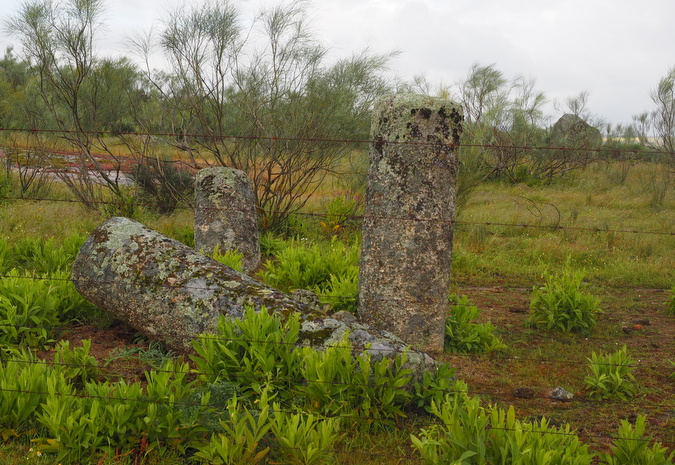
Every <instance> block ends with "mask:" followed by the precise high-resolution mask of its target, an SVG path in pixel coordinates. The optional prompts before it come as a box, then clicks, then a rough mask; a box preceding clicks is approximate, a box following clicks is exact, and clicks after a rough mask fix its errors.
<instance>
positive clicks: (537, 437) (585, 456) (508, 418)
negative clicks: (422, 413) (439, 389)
mask: <svg viewBox="0 0 675 465" xmlns="http://www.w3.org/2000/svg"><path fill="white" fill-rule="evenodd" d="M432 412H433V414H434V415H436V416H437V417H438V418H439V419H440V420H441V424H440V425H432V426H430V427H429V428H423V429H422V434H421V438H418V437H415V436H411V440H412V443H413V446H414V447H415V448H416V449H417V450H418V452H419V453H420V455H421V456H422V460H423V463H424V464H427V465H435V464H439V463H447V464H484V463H514V464H515V463H518V464H521V465H540V464H544V463H545V464H556V465H587V464H590V463H591V461H592V459H593V457H594V455H593V454H591V453H589V451H588V446H585V445H583V444H582V443H581V441H580V440H579V438H578V437H577V436H576V435H575V434H573V433H572V432H571V429H570V427H569V425H566V426H565V427H562V428H555V427H551V426H549V424H548V421H547V420H546V419H542V420H541V421H538V422H521V421H520V420H517V419H516V417H515V410H514V408H513V407H510V408H509V409H508V410H507V411H505V410H504V409H502V408H499V407H496V406H490V407H489V408H488V409H484V408H483V407H481V406H480V401H479V399H478V398H477V397H474V398H471V399H468V398H461V397H452V396H449V395H448V396H446V397H445V398H444V400H443V402H441V403H437V402H436V401H434V402H432Z"/></svg>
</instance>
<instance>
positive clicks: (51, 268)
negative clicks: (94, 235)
mask: <svg viewBox="0 0 675 465" xmlns="http://www.w3.org/2000/svg"><path fill="white" fill-rule="evenodd" d="M84 241H85V237H83V236H82V235H80V234H77V233H74V234H70V235H68V236H66V237H65V238H64V239H62V240H61V241H59V244H57V243H56V241H55V240H54V239H51V238H50V239H46V240H45V239H42V238H40V237H23V238H21V239H20V240H19V241H17V242H16V244H14V246H13V247H12V250H11V254H12V256H13V260H14V261H15V264H14V266H16V267H18V268H21V269H24V270H26V271H32V272H35V273H40V274H43V273H53V272H59V271H70V268H71V266H72V264H73V261H74V260H75V257H76V256H77V253H78V252H79V251H80V247H82V244H83V243H84Z"/></svg>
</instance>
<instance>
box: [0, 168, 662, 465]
mask: <svg viewBox="0 0 675 465" xmlns="http://www.w3.org/2000/svg"><path fill="white" fill-rule="evenodd" d="M629 168H630V169H629V171H628V174H627V176H625V179H624V176H623V174H625V170H626V166H625V165H624V164H623V163H621V162H615V163H599V164H597V165H592V166H591V167H589V168H587V169H586V170H583V171H575V172H573V173H570V174H569V175H568V176H567V177H566V178H565V179H563V180H560V181H556V182H554V183H552V184H549V185H528V184H516V185H513V184H506V183H500V182H488V183H484V184H482V185H480V186H479V187H478V188H477V189H476V190H475V191H474V192H473V194H472V195H471V197H470V199H469V201H468V202H467V204H466V205H465V206H464V207H463V208H462V210H461V211H460V212H459V214H458V217H457V224H456V226H455V246H454V252H453V253H454V256H453V270H452V286H451V291H452V292H453V293H454V294H457V295H466V296H468V297H469V299H470V300H471V301H472V302H473V303H474V304H476V305H477V306H478V307H479V308H480V310H481V313H480V316H479V317H478V319H477V321H478V322H480V323H488V322H490V323H491V324H492V325H494V326H495V334H496V335H497V336H498V337H499V338H500V339H501V340H502V341H503V342H504V343H505V344H506V349H505V350H503V351H499V352H494V353H473V354H445V355H443V356H442V357H441V360H443V361H447V362H449V363H450V364H451V365H452V366H453V367H456V368H457V376H458V378H460V379H463V380H465V381H466V382H467V384H468V388H469V392H470V393H472V394H476V395H479V396H480V397H481V399H482V401H483V402H484V403H485V404H486V405H487V404H495V405H499V406H503V407H504V408H507V407H508V406H510V405H513V406H514V407H515V409H516V413H517V415H518V417H519V418H522V419H524V420H528V419H529V420H536V419H540V418H541V417H542V416H543V417H547V418H550V419H551V421H552V422H553V423H554V424H555V425H563V424H570V426H571V427H572V429H573V430H574V431H575V432H576V434H578V435H579V437H580V438H581V439H582V440H583V441H584V442H585V443H586V444H588V445H589V446H590V447H591V449H593V450H595V451H597V452H605V451H607V450H609V447H610V445H611V444H612V443H613V441H615V440H616V438H617V428H618V427H619V425H620V422H621V420H631V421H635V419H636V418H637V416H638V415H643V414H644V415H646V416H647V434H649V435H650V436H652V437H653V438H654V439H655V440H658V441H661V442H663V443H664V445H665V446H667V447H669V448H671V449H672V448H674V447H675V416H674V414H673V412H674V410H675V404H674V403H673V401H672V399H673V398H675V396H674V395H675V381H673V380H672V379H671V375H672V374H673V373H675V366H673V365H672V364H671V362H670V361H671V360H673V361H675V356H673V353H674V352H675V316H673V315H672V314H670V313H669V310H668V308H669V303H670V299H671V292H670V289H671V288H673V286H674V285H675V253H673V251H675V234H674V232H675V190H674V189H673V187H672V181H671V180H670V178H668V177H664V173H665V172H666V171H665V170H666V167H664V166H663V165H656V164H651V163H641V164H640V163H636V164H633V165H631V166H630V167H629ZM343 186H344V184H338V183H335V184H330V185H326V187H325V188H324V189H323V190H322V191H321V192H319V193H318V194H317V195H316V197H315V199H313V200H312V202H310V204H309V206H308V209H307V211H306V213H325V212H326V211H327V210H326V205H327V204H329V203H330V202H331V201H332V200H333V199H334V198H335V196H336V195H335V194H334V191H335V190H336V189H343V188H344V187H343ZM350 195H351V194H350ZM45 197H50V198H61V199H63V198H65V193H64V192H62V191H60V187H59V186H58V185H54V186H53V187H52V191H51V192H50V193H49V195H45ZM105 219H107V217H106V215H104V214H101V213H94V212H89V211H86V210H84V209H82V208H81V207H80V206H78V205H77V204H76V203H72V202H65V201H47V200H43V201H30V200H14V201H9V200H6V201H2V203H0V239H2V240H3V241H4V244H5V245H6V246H7V247H11V246H13V245H16V244H19V243H21V241H22V240H24V239H25V238H36V239H42V240H45V241H46V240H49V239H51V240H53V241H54V243H55V244H60V243H64V242H67V240H68V237H70V236H72V235H73V234H79V235H81V236H86V235H87V234H88V233H89V232H90V231H91V230H92V229H93V228H94V227H96V226H97V225H98V224H100V223H101V222H103V221H105ZM136 219H137V220H139V221H141V222H143V223H145V224H147V225H148V226H150V227H151V228H154V229H157V230H159V231H160V232H162V233H164V234H166V235H169V236H171V237H174V238H176V239H178V240H181V241H183V242H186V243H188V244H189V243H190V242H191V240H192V239H191V235H192V232H191V231H192V225H193V217H192V213H191V211H190V210H189V209H179V210H177V211H176V212H175V213H174V214H172V215H170V216H159V215H157V214H154V213H152V212H149V211H144V210H142V209H140V210H139V211H138V212H137V215H136ZM328 222H329V221H328V220H327V219H326V218H321V217H316V216H310V215H298V216H297V217H296V218H295V219H294V220H293V222H292V225H291V229H290V231H289V233H290V235H291V236H293V237H295V238H297V239H306V243H307V244H316V243H324V242H326V241H328V240H330V239H331V238H332V236H333V235H336V237H337V239H338V240H342V241H344V242H345V244H348V245H351V244H353V243H354V242H355V241H358V221H348V220H347V221H344V222H343V224H340V227H339V228H337V229H336V228H334V227H332V226H331V225H328V226H331V227H327V225H326V223H328ZM297 242H299V241H296V243H297ZM279 243H280V244H282V246H284V245H283V244H288V243H285V242H283V241H281V239H280V240H279ZM565 263H569V264H570V266H571V267H573V268H574V269H575V270H579V271H582V272H583V273H584V275H585V280H584V282H585V284H586V287H585V288H584V290H585V291H586V292H588V293H590V294H592V295H595V296H597V297H599V298H600V307H601V309H602V311H603V313H601V314H599V315H598V319H597V326H596V327H595V328H594V329H593V330H592V331H590V332H581V333H562V332H549V331H545V330H542V329H537V328H533V327H530V326H528V325H527V324H526V322H527V319H528V314H529V307H530V298H531V294H532V289H533V288H534V287H538V286H541V285H542V284H543V278H542V276H543V273H544V272H546V271H550V272H553V273H556V272H558V271H560V270H561V269H562V267H563V265H564V264H565ZM6 268H9V265H7V266H6ZM261 271H263V272H264V268H263V269H261ZM636 322H639V323H636ZM62 329H63V328H62ZM54 335H55V337H56V338H61V339H62V340H69V341H71V344H73V345H75V344H77V343H78V341H79V340H81V339H83V338H87V339H91V340H92V341H93V342H94V343H93V344H92V347H94V346H95V347H98V350H97V351H96V352H95V355H96V357H97V358H99V362H100V363H101V364H102V365H103V364H106V366H107V367H108V368H107V369H108V371H107V372H105V373H104V375H102V376H103V377H104V378H105V377H108V379H115V377H117V378H119V377H120V376H122V377H124V378H126V379H128V380H129V381H130V382H132V381H135V380H138V379H139V376H140V375H139V373H142V371H143V369H147V368H148V367H152V366H153V363H155V362H153V361H152V359H151V357H150V356H149V355H148V353H151V354H152V351H153V350H154V349H156V348H154V347H153V346H151V345H150V343H149V342H148V341H144V340H142V339H141V340H139V339H138V338H137V335H134V333H133V332H130V331H129V328H126V327H124V326H120V325H117V324H114V323H112V322H110V321H104V322H102V320H101V318H100V316H97V317H96V318H92V319H91V321H82V318H80V319H79V320H78V321H73V322H69V323H68V324H67V325H66V327H65V330H61V331H58V332H55V333H54ZM622 346H626V348H627V351H628V353H629V354H630V355H631V357H632V358H633V360H634V361H635V371H634V374H635V385H636V391H635V394H634V395H633V396H632V397H630V398H629V399H624V400H616V399H606V400H597V399H592V398H590V396H588V391H587V388H586V386H585V383H584V379H585V377H586V376H587V375H588V373H589V371H588V370H589V366H588V358H589V357H591V353H592V352H597V353H611V352H614V351H616V350H617V349H619V348H621V347H622ZM130 349H133V350H130ZM125 351H126V352H125ZM47 352H49V350H47ZM92 353H94V352H92ZM122 353H124V354H125V355H124V356H122V355H120V354H122ZM158 356H159V357H161V354H159V355H158ZM144 357H145V358H144ZM556 386H562V387H564V388H565V389H567V390H569V391H571V392H573V393H574V394H575V397H574V399H573V400H572V401H570V402H560V401H555V400H552V399H550V398H549V397H548V394H549V391H550V390H551V389H553V388H555V387H556ZM523 392H526V393H527V395H522V393H523ZM432 422H433V420H432V418H431V417H430V416H427V415H422V414H409V415H408V416H407V418H399V419H398V420H397V421H396V423H395V425H394V426H393V427H389V428H386V429H383V430H376V431H372V432H370V433H368V434H361V433H359V432H358V431H355V430H353V429H349V428H348V429H347V430H346V431H345V432H344V433H343V434H342V436H341V437H340V439H339V441H338V442H337V443H336V444H335V446H334V448H333V451H334V458H333V459H331V460H332V462H329V463H344V464H363V463H369V464H398V463H423V462H422V460H421V458H419V456H418V455H417V454H416V451H415V450H414V448H413V446H412V444H411V442H410V438H409V437H410V434H415V435H419V431H420V428H422V427H426V426H428V425H429V424H430V423H432ZM10 436H11V435H10ZM37 436H40V432H39V431H36V430H28V431H25V432H23V434H21V435H20V437H19V438H8V442H6V445H5V447H4V448H2V449H0V460H1V461H2V462H3V463H8V464H14V463H16V464H19V463H29V464H33V463H51V462H50V460H51V457H52V456H51V455H49V454H45V455H44V456H40V457H37V456H36V454H35V450H32V451H31V450H29V449H30V448H31V446H32V444H31V443H30V442H29V440H30V439H31V438H35V437H37ZM92 460H93V461H91V462H83V463H100V464H102V465H105V464H113V463H115V464H117V463H120V464H121V463H147V464H154V463H168V464H179V463H184V462H185V460H184V459H181V458H177V457H174V458H171V457H168V456H167V457H163V458H160V457H158V456H157V455H153V454H152V453H149V454H147V456H145V457H140V456H138V455H135V456H134V457H131V456H125V455H124V454H123V453H122V454H120V457H118V458H114V457H110V456H108V457H96V458H95V459H92ZM134 460H135V461H136V462H134ZM268 463H277V462H274V461H270V462H268ZM319 463H322V462H319Z"/></svg>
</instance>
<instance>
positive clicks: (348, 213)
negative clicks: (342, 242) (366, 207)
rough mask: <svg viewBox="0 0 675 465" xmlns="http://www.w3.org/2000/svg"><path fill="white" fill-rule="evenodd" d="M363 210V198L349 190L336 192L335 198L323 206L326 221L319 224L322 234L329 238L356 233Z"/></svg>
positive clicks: (334, 193)
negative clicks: (359, 216)
mask: <svg viewBox="0 0 675 465" xmlns="http://www.w3.org/2000/svg"><path fill="white" fill-rule="evenodd" d="M362 210H363V201H362V197H361V196H360V195H358V194H352V193H351V192H349V190H345V191H335V192H333V197H332V198H331V199H330V201H328V202H327V203H326V204H324V205H323V214H324V215H325V218H324V219H325V220H324V221H320V222H319V226H320V228H321V232H322V233H323V234H325V235H328V236H336V235H343V234H345V233H346V232H350V231H354V230H355V229H356V227H357V226H358V224H359V221H358V217H357V215H359V214H360V213H361V212H362Z"/></svg>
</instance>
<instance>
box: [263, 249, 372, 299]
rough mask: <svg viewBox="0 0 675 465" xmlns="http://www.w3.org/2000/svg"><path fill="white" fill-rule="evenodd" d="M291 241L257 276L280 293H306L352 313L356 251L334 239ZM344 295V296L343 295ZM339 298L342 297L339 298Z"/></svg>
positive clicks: (356, 275)
mask: <svg viewBox="0 0 675 465" xmlns="http://www.w3.org/2000/svg"><path fill="white" fill-rule="evenodd" d="M303 242H304V241H293V242H292V243H291V244H290V245H288V246H287V247H286V248H284V249H281V250H278V251H277V253H276V261H274V262H272V261H268V262H267V263H266V264H265V270H264V271H261V272H260V273H259V276H260V277H261V279H262V280H263V281H265V283H267V284H268V285H270V286H272V287H274V288H277V289H280V290H282V291H286V292H287V291H291V290H295V289H308V290H311V291H314V292H316V294H317V295H318V296H319V298H320V299H321V301H322V302H323V303H326V304H330V305H332V306H333V308H334V309H343V310H350V311H355V309H356V297H357V295H358V274H359V265H358V264H359V248H358V247H357V246H356V245H352V246H347V245H345V244H344V243H342V242H340V241H339V240H337V239H336V238H333V239H331V241H330V242H322V243H316V244H311V245H305V244H304V243H303ZM342 293H344V294H342ZM338 294H342V295H338Z"/></svg>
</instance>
